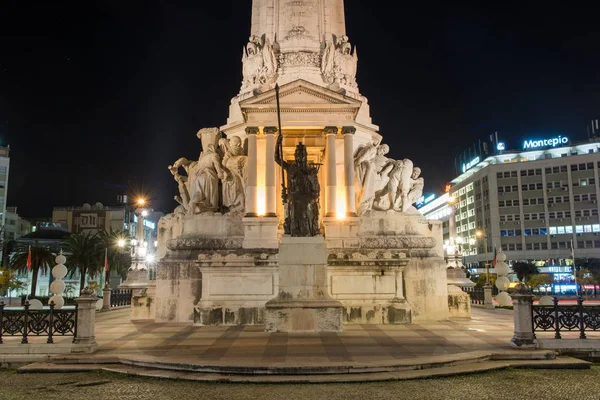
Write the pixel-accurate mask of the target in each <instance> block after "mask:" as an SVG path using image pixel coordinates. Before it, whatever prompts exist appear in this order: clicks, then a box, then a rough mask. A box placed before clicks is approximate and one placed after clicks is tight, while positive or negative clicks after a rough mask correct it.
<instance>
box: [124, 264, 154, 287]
mask: <svg viewBox="0 0 600 400" xmlns="http://www.w3.org/2000/svg"><path fill="white" fill-rule="evenodd" d="M146 286H148V271H147V270H145V269H132V270H130V271H127V279H126V280H125V282H123V283H121V284H120V285H119V287H118V288H119V289H137V288H145V287H146Z"/></svg>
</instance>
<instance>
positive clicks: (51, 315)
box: [0, 301, 77, 344]
mask: <svg viewBox="0 0 600 400" xmlns="http://www.w3.org/2000/svg"><path fill="white" fill-rule="evenodd" d="M57 335H58V336H70V335H73V341H75V338H76V337H77V306H75V308H72V309H60V310H55V309H54V303H51V304H50V306H49V308H47V309H42V310H30V309H29V301H26V302H25V305H24V306H23V308H16V309H5V306H4V303H0V344H2V337H3V336H21V343H23V344H27V343H29V341H28V339H27V338H28V337H29V336H48V340H47V341H46V342H47V343H54V339H53V337H54V336H57Z"/></svg>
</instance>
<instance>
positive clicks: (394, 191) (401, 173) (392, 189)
mask: <svg viewBox="0 0 600 400" xmlns="http://www.w3.org/2000/svg"><path fill="white" fill-rule="evenodd" d="M412 173H413V162H412V161H410V160H409V159H407V158H406V159H404V160H399V161H394V164H393V167H392V169H391V170H390V172H389V175H388V176H389V180H388V185H387V194H388V196H389V197H388V199H389V200H388V201H389V208H392V209H394V210H396V211H404V207H405V205H406V204H407V202H408V192H409V190H410V183H411V181H410V177H411V175H412ZM409 205H410V204H409ZM389 208H388V209H389ZM407 208H408V207H407Z"/></svg>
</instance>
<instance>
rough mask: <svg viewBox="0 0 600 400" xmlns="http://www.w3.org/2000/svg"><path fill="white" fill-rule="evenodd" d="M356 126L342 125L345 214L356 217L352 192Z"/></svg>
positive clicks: (354, 197)
mask: <svg viewBox="0 0 600 400" xmlns="http://www.w3.org/2000/svg"><path fill="white" fill-rule="evenodd" d="M355 133H356V128H355V127H353V126H344V127H343V128H342V134H343V135H344V181H345V184H346V215H347V216H349V217H356V216H357V215H356V196H355V193H354V134H355Z"/></svg>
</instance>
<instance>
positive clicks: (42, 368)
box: [18, 356, 592, 383]
mask: <svg viewBox="0 0 600 400" xmlns="http://www.w3.org/2000/svg"><path fill="white" fill-rule="evenodd" d="M591 364H592V363H590V362H588V361H583V360H580V359H577V358H573V357H562V356H561V357H557V358H555V359H551V360H548V359H535V360H531V359H530V360H483V361H472V362H462V363H460V364H454V365H445V366H438V367H431V366H430V365H431V364H420V365H416V364H415V365H414V368H413V369H410V370H408V369H406V370H394V369H390V370H387V371H386V370H377V369H373V370H364V371H362V372H356V371H354V372H350V371H348V372H345V373H323V374H319V373H317V372H316V370H314V369H313V370H311V372H310V373H304V372H305V371H307V369H297V370H296V374H291V373H288V374H275V373H272V372H271V373H265V371H264V370H260V369H257V368H256V367H252V366H247V367H248V368H249V369H252V370H253V373H250V372H249V371H246V372H245V373H237V374H236V373H231V371H230V370H228V369H227V370H216V369H215V370H213V371H211V372H206V371H194V370H190V369H183V368H182V365H181V364H177V366H178V367H179V368H174V366H175V365H170V368H164V366H165V364H164V363H161V364H159V363H156V364H155V365H150V364H149V365H146V366H139V365H132V364H109V363H100V364H85V363H75V364H64V363H63V364H54V363H49V362H40V363H34V364H30V365H27V366H24V367H21V368H19V369H18V372H19V373H34V372H35V373H40V372H88V371H97V370H104V371H110V372H115V373H121V374H128V375H135V376H147V377H157V378H166V379H185V380H195V381H213V382H214V381H216V382H240V383H241V382H249V383H250V382H252V383H261V382H262V383H269V382H271V383H293V382H295V383H302V382H304V383H325V382H369V381H384V380H405V379H421V378H433V377H441V376H451V375H462V374H471V373H479V372H485V371H492V370H499V369H503V368H508V367H512V368H538V369H542V368H543V369H589V368H590V366H591Z"/></svg>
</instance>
